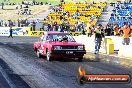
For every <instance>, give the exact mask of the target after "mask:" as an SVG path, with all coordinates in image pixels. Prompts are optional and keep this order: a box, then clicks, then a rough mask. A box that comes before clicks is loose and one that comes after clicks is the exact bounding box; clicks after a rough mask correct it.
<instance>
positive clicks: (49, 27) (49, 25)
mask: <svg viewBox="0 0 132 88" xmlns="http://www.w3.org/2000/svg"><path fill="white" fill-rule="evenodd" d="M47 29H48V30H47V31H51V30H52V26H51V24H50V23H49V24H48V25H47Z"/></svg>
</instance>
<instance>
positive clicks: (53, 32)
mask: <svg viewBox="0 0 132 88" xmlns="http://www.w3.org/2000/svg"><path fill="white" fill-rule="evenodd" d="M46 34H69V33H65V32H55V31H49V32H46Z"/></svg>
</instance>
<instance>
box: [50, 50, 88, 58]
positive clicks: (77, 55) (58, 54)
mask: <svg viewBox="0 0 132 88" xmlns="http://www.w3.org/2000/svg"><path fill="white" fill-rule="evenodd" d="M84 54H86V51H85V50H78V51H73V50H68V51H65V50H54V51H52V52H51V57H55V58H60V57H62V58H63V57H67V58H81V57H83V56H84Z"/></svg>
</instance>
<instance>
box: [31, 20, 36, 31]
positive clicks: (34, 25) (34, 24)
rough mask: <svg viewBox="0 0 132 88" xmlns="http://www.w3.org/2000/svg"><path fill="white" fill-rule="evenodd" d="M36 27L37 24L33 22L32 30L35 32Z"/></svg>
mask: <svg viewBox="0 0 132 88" xmlns="http://www.w3.org/2000/svg"><path fill="white" fill-rule="evenodd" d="M35 27H36V22H35V21H33V22H32V28H33V31H35Z"/></svg>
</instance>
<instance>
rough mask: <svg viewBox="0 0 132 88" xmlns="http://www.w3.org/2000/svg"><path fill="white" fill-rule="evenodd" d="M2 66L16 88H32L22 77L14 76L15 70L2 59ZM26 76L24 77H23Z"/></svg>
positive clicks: (0, 63) (0, 61)
mask: <svg viewBox="0 0 132 88" xmlns="http://www.w3.org/2000/svg"><path fill="white" fill-rule="evenodd" d="M0 66H1V67H2V69H3V70H4V71H5V73H6V74H7V76H8V77H9V79H10V80H11V82H12V83H13V84H14V85H15V87H16V88H31V87H30V86H29V85H28V84H27V83H26V82H25V81H24V80H23V79H22V78H21V75H18V74H14V72H13V70H12V69H11V68H10V67H9V66H8V64H7V63H6V62H5V61H4V60H2V59H1V58H0ZM23 76H24V75H23Z"/></svg>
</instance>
